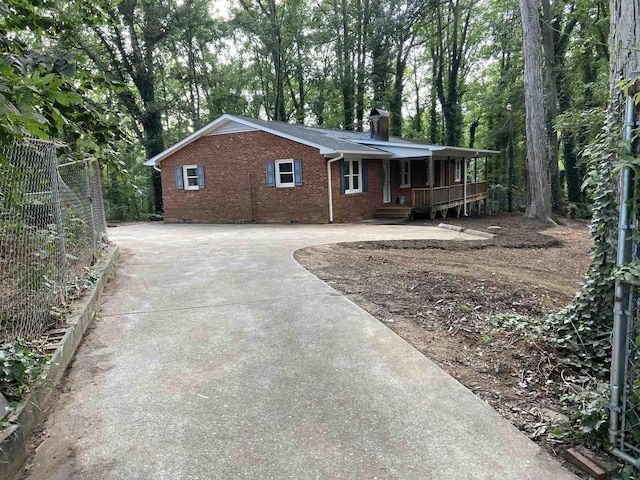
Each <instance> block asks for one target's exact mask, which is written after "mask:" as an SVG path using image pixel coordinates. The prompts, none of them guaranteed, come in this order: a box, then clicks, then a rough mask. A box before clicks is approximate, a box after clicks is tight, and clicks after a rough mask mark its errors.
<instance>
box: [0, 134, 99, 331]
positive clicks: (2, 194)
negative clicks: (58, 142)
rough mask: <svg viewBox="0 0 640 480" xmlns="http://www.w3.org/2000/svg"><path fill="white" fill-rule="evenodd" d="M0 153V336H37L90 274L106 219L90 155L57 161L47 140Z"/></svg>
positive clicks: (86, 282) (85, 284)
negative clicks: (2, 155)
mask: <svg viewBox="0 0 640 480" xmlns="http://www.w3.org/2000/svg"><path fill="white" fill-rule="evenodd" d="M4 153H5V158H0V339H1V340H2V341H6V340H12V339H14V338H17V337H27V338H37V336H38V335H40V334H42V333H43V332H44V331H46V330H47V329H49V328H51V327H53V326H55V325H56V324H57V323H58V321H59V319H60V318H61V316H62V315H63V314H64V313H65V310H66V309H67V308H68V306H69V303H70V302H71V301H73V300H74V299H75V298H77V297H78V296H80V294H81V293H82V292H83V291H84V290H85V289H86V288H87V287H88V286H90V284H92V283H93V282H94V281H95V280H96V279H95V278H94V277H93V274H92V272H91V266H92V265H93V264H94V263H95V261H96V260H97V258H98V257H99V256H100V253H101V251H102V250H103V249H104V248H105V246H106V243H107V239H106V222H105V215H104V207H103V202H102V189H101V184H100V168H99V165H98V163H97V161H95V160H87V161H74V162H69V163H66V164H63V165H57V162H56V153H55V146H54V144H53V143H51V142H44V141H40V140H29V141H28V142H27V143H25V144H21V145H15V146H14V147H13V148H11V149H9V150H7V151H5V152H4Z"/></svg>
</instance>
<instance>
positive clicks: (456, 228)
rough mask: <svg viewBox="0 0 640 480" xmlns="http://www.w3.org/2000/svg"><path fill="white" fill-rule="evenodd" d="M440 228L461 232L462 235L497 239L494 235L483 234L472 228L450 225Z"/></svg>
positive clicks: (443, 225) (439, 226)
mask: <svg viewBox="0 0 640 480" xmlns="http://www.w3.org/2000/svg"><path fill="white" fill-rule="evenodd" d="M438 228H446V229H447V230H453V231H455V232H460V233H462V232H464V233H468V234H469V235H475V236H477V237H482V238H493V237H495V235H493V234H492V233H487V232H481V231H480V230H472V229H470V228H464V227H458V226H456V225H451V224H449V223H441V224H440V225H438Z"/></svg>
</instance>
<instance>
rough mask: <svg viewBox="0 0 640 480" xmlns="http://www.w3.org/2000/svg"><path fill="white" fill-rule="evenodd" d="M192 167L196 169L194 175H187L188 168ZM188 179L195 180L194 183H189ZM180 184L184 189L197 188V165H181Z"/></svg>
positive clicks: (198, 186) (198, 187)
mask: <svg viewBox="0 0 640 480" xmlns="http://www.w3.org/2000/svg"><path fill="white" fill-rule="evenodd" d="M190 168H192V169H194V170H195V171H196V174H195V175H191V176H189V175H187V172H188V171H189V169H190ZM189 179H193V180H195V182H196V184H195V185H189ZM182 184H183V186H184V189H185V190H199V189H200V185H199V183H198V165H183V166H182Z"/></svg>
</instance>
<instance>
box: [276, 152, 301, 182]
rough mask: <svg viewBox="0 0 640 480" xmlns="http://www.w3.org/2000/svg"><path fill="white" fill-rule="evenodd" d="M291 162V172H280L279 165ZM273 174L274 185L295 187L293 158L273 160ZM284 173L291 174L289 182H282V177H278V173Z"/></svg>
mask: <svg viewBox="0 0 640 480" xmlns="http://www.w3.org/2000/svg"><path fill="white" fill-rule="evenodd" d="M286 163H288V164H291V172H280V165H284V164H286ZM275 164H276V165H275V176H276V187H277V188H290V187H295V186H296V174H295V168H296V167H295V164H294V162H293V158H287V159H284V160H276V161H275ZM281 173H282V174H284V175H289V174H291V181H290V182H283V181H282V179H281V178H280V175H281Z"/></svg>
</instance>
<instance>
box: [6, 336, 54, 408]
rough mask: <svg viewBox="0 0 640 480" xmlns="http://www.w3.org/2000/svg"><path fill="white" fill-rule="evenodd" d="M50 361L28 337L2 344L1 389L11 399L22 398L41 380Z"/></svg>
mask: <svg viewBox="0 0 640 480" xmlns="http://www.w3.org/2000/svg"><path fill="white" fill-rule="evenodd" d="M49 361H50V358H49V356H48V355H42V354H41V353H40V352H39V351H38V350H37V349H36V348H35V347H34V345H33V344H32V343H31V341H30V340H29V339H27V338H19V339H16V340H14V341H11V342H6V343H4V344H2V345H0V389H1V390H2V393H3V394H4V396H5V397H6V398H7V400H9V401H18V400H21V399H22V398H23V397H24V396H25V395H26V394H27V393H28V392H29V391H30V390H31V388H32V387H33V386H34V385H36V384H37V383H38V382H39V381H41V380H42V379H43V377H42V372H43V368H44V366H45V365H47V364H48V363H49Z"/></svg>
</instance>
